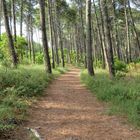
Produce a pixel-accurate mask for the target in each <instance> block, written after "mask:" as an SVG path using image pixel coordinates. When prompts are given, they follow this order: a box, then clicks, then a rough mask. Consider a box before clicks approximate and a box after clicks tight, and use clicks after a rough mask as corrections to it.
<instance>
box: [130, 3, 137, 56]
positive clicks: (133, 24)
mask: <svg viewBox="0 0 140 140" xmlns="http://www.w3.org/2000/svg"><path fill="white" fill-rule="evenodd" d="M127 3H128V8H129V12H130V18H131V22H132V26H133V29H134V33H135V36H136V41H137V45H138V49H139V56H140V40H139V35H138V32H137V29H136V26H135V22H134V18H133V14H132V10H131V6H130V1H129V0H127Z"/></svg>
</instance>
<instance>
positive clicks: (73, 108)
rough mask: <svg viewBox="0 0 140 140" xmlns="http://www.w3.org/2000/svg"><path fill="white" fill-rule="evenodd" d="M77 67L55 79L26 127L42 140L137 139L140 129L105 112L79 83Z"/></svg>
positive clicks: (139, 139) (138, 138)
mask: <svg viewBox="0 0 140 140" xmlns="http://www.w3.org/2000/svg"><path fill="white" fill-rule="evenodd" d="M79 74H80V70H78V69H72V70H71V71H70V72H68V73H66V74H64V75H62V76H60V77H59V78H58V79H56V80H55V81H54V82H53V83H52V84H51V85H50V86H49V87H48V89H47V90H46V95H45V96H44V97H43V98H42V99H41V100H40V101H39V102H38V103H37V104H36V105H35V106H34V107H33V108H32V109H31V116H30V118H29V121H28V123H27V126H28V127H31V128H36V129H37V131H38V132H39V133H40V135H41V136H42V138H43V139H44V140H140V131H138V130H134V129H132V128H131V127H130V126H128V125H127V124H124V123H122V119H119V118H117V117H115V116H107V115H105V113H104V112H105V111H104V110H105V107H103V104H102V103H99V102H98V101H97V100H96V98H95V97H93V96H92V94H91V93H90V91H88V90H87V89H86V87H84V86H83V85H82V84H81V83H80V77H79Z"/></svg>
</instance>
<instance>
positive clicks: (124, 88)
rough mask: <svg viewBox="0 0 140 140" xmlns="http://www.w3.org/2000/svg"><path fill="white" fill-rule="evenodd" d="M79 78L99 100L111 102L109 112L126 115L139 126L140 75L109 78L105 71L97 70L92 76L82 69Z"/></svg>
mask: <svg viewBox="0 0 140 140" xmlns="http://www.w3.org/2000/svg"><path fill="white" fill-rule="evenodd" d="M81 80H82V81H83V82H84V83H85V84H86V85H87V87H88V88H89V89H90V90H91V91H92V92H93V93H94V94H96V96H97V98H98V99H99V100H102V101H105V102H110V103H111V108H110V110H109V113H110V114H114V113H117V114H122V115H126V116H127V117H128V120H129V121H130V122H131V123H133V124H135V125H137V126H140V93H139V91H140V86H139V83H140V75H137V76H133V77H131V78H130V77H129V76H126V77H125V78H123V79H113V80H110V79H109V78H108V74H107V72H106V71H103V70H98V71H97V72H96V76H95V77H94V78H93V77H90V76H88V74H87V72H86V71H84V72H82V74H81Z"/></svg>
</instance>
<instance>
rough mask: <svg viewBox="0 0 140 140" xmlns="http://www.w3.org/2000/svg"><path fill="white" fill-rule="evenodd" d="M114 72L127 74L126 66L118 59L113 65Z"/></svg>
mask: <svg viewBox="0 0 140 140" xmlns="http://www.w3.org/2000/svg"><path fill="white" fill-rule="evenodd" d="M114 67H115V70H116V71H117V72H118V71H121V72H127V71H128V70H127V64H126V63H125V62H123V61H120V60H118V59H115V64H114Z"/></svg>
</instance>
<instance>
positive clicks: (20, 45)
mask: <svg viewBox="0 0 140 140" xmlns="http://www.w3.org/2000/svg"><path fill="white" fill-rule="evenodd" d="M139 63H140V2H139V0H0V69H1V70H0V71H1V72H0V76H1V77H0V94H1V97H0V100H2V101H3V104H5V102H6V104H7V102H8V98H9V95H8V94H9V93H10V92H15V93H17V94H18V96H20V97H18V98H20V100H21V98H22V100H24V102H25V99H23V96H26V97H31V96H34V95H35V94H36V93H37V92H39V91H42V90H43V89H44V87H45V84H46V83H45V84H44V83H43V84H44V85H43V86H41V82H42V80H44V81H45V80H46V79H43V78H44V77H45V75H49V76H46V77H47V81H46V82H47V83H48V79H51V78H52V76H51V75H50V74H52V73H56V71H57V72H58V71H59V72H58V73H60V72H63V71H65V69H63V68H62V67H66V66H67V64H71V65H76V66H79V67H82V69H83V68H85V69H87V70H88V75H87V74H86V75H84V76H83V78H82V79H83V81H84V80H85V79H87V78H88V79H87V81H88V80H89V79H90V78H91V79H90V83H88V82H86V83H88V84H87V85H88V86H89V87H91V86H92V84H94V83H95V85H96V87H92V88H95V91H96V92H101V91H98V90H97V87H98V84H99V81H97V80H96V78H99V79H98V80H100V82H101V83H100V85H102V86H104V87H105V86H106V85H105V84H106V83H105V82H106V81H104V80H105V78H104V75H105V74H106V75H107V78H106V79H108V86H107V88H109V87H110V85H109V84H111V82H110V80H111V81H112V82H114V81H115V82H114V84H116V83H117V84H118V83H119V86H121V84H122V83H123V84H122V85H123V86H127V88H129V86H130V87H132V86H133V89H128V90H129V91H130V90H132V91H133V90H134V93H136V94H133V93H132V94H133V97H131V93H130V92H129V95H127V93H128V91H127V90H126V89H121V88H123V87H119V86H118V85H117V86H118V87H115V88H114V89H113V90H114V91H116V92H117V93H118V94H119V95H120V96H121V97H122V98H125V101H126V102H127V101H128V100H129V103H130V100H131V99H132V98H133V99H132V104H131V103H130V104H131V105H134V107H137V108H135V109H134V110H135V111H136V110H137V111H136V112H135V116H136V117H135V119H134V114H133V116H131V117H132V118H131V117H130V118H131V119H132V120H137V121H136V122H137V124H139V125H140V119H139V117H138V115H139V111H140V98H139V97H140V88H139V86H138V80H136V79H135V78H134V79H133V78H132V77H131V78H132V79H133V81H134V83H133V85H125V84H124V83H126V81H125V80H126V79H125V78H128V77H127V76H128V75H129V74H130V71H131V74H130V75H131V76H132V75H133V73H135V75H137V77H138V76H139V75H138V73H139V71H138V70H139ZM42 64H44V68H45V71H44V70H43V69H41V68H43V66H42ZM38 65H39V66H38ZM25 67H28V69H27V68H25ZM29 67H32V68H31V69H33V70H29ZM34 67H35V68H34ZM60 67H61V68H60ZM53 69H57V70H55V72H53ZM98 69H100V70H101V71H102V72H101V73H102V74H100V77H98V76H99V73H98ZM133 70H134V71H133ZM5 71H6V72H5ZM23 71H25V72H23ZM104 71H105V72H106V71H107V73H104ZM5 73H6V74H5ZM27 73H28V74H29V75H26V74H27ZM32 73H33V75H32ZM37 73H38V74H37ZM24 74H25V75H26V76H27V77H28V76H29V79H30V80H29V79H28V80H29V81H30V82H29V83H28V82H27V83H26V82H23V81H24V80H25V79H23V81H22V82H23V83H22V82H20V84H19V81H20V80H22V78H25V77H26V76H23V75H24ZM4 75H7V76H5V77H4ZM12 75H18V76H17V77H16V78H11V79H10V78H9V79H8V80H7V78H8V77H12ZM19 75H20V76H19ZM39 75H42V79H41V80H40V81H36V79H37V76H38V77H39ZM96 76H97V77H96ZM31 77H32V78H34V81H36V83H34V81H33V80H32V79H31ZM94 77H95V79H94ZM131 78H130V79H131ZM17 79H18V80H17ZM101 79H102V80H101ZM128 79H129V78H128ZM12 80H13V81H12ZM16 80H17V81H16ZM93 80H94V81H93ZM116 80H124V81H116ZM4 81H5V83H4ZM31 81H32V82H31ZM6 82H7V83H6ZM13 83H16V84H15V85H14V86H13ZM31 83H32V84H34V86H32V85H31ZM91 83H92V84H91ZM29 84H30V85H29ZM129 84H130V83H129ZM37 85H39V86H40V87H38V86H37ZM28 86H29V87H30V86H31V87H30V89H27V87H28ZM112 86H113V84H112ZM104 87H99V88H102V89H103V88H104ZM18 88H19V89H18ZM36 88H37V89H36ZM106 90H107V89H106ZM124 90H126V91H125V93H124ZM32 91H34V92H32ZM93 91H94V90H93ZM30 92H32V94H33V95H30ZM104 92H105V94H106V95H107V94H108V96H107V98H104V97H103V95H102V97H101V96H100V97H99V98H102V99H103V100H105V101H108V100H112V98H114V96H117V95H116V93H114V95H111V94H110V93H112V92H113V91H110V93H107V92H106V91H104ZM108 92H109V91H108ZM121 93H122V94H123V95H122V94H121ZM25 94H26V95H25ZM106 95H104V96H106ZM7 96H8V97H7ZM111 97H112V98H111ZM12 98H13V100H16V101H17V97H12ZM110 98H111V99H110ZM120 100H121V99H120ZM120 100H119V99H118V101H120ZM11 102H13V101H11ZM129 103H128V104H129ZM135 103H136V104H135ZM3 104H2V106H3ZM9 104H10V105H11V104H12V105H13V106H16V105H14V104H13V103H9ZM17 104H20V101H19V102H18V103H17ZM21 104H23V103H21ZM116 104H118V103H116ZM21 106H22V105H21ZM17 108H18V107H17ZM23 108H24V107H23ZM120 108H121V107H120ZM125 108H127V107H126V106H125ZM8 109H9V108H8V107H7V111H8ZM23 110H24V109H23ZM23 110H22V111H21V112H23ZM7 111H5V112H4V113H3V114H4V115H3V117H0V128H1V127H2V128H3V125H4V126H5V123H6V125H7V121H5V120H7V119H9V118H11V116H10V117H9V118H7V117H6V115H5V114H7V113H6V112H7ZM123 111H124V110H123ZM123 111H122V112H123ZM1 112H2V111H0V113H1ZM19 112H20V111H19ZM124 112H125V111H124ZM126 114H131V113H130V111H129V110H127V111H126ZM12 116H13V115H12ZM3 118H4V119H3ZM17 119H19V118H18V117H17ZM1 120H2V125H1ZM3 120H4V121H3ZM3 122H4V123H3Z"/></svg>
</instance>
